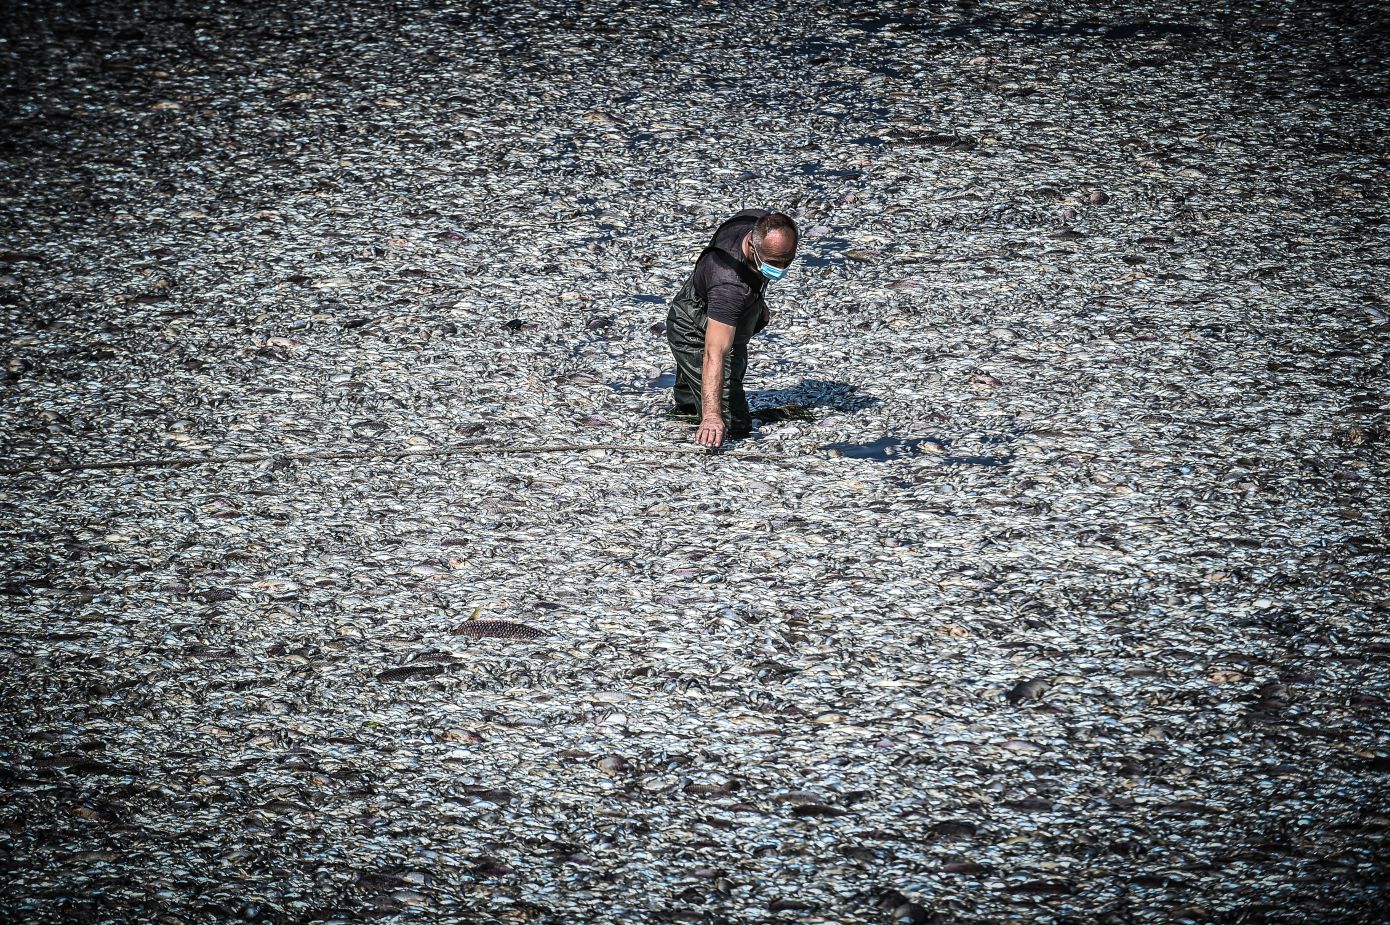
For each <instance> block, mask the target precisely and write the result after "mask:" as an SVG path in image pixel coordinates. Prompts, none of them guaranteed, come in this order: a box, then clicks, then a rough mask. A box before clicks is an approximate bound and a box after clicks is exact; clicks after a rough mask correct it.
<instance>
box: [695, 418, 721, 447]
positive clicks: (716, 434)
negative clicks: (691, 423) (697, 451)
mask: <svg viewBox="0 0 1390 925" xmlns="http://www.w3.org/2000/svg"><path fill="white" fill-rule="evenodd" d="M695 442H696V443H698V444H700V446H707V447H709V448H711V449H717V448H718V447H721V446H723V445H724V422H723V421H722V420H720V419H719V418H705V419H704V420H702V421H701V422H700V429H699V430H697V431H695Z"/></svg>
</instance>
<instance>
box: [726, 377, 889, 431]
mask: <svg viewBox="0 0 1390 925" xmlns="http://www.w3.org/2000/svg"><path fill="white" fill-rule="evenodd" d="M858 392H859V386H857V385H851V384H849V383H848V382H827V381H825V380H824V379H806V380H804V381H803V382H802V383H801V384H800V385H794V386H792V387H791V388H786V389H762V390H760V391H757V392H753V393H751V394H749V396H748V406H749V408H750V409H751V411H752V412H753V417H755V418H757V419H759V420H760V421H762V422H763V423H764V424H775V423H777V422H778V421H813V420H815V419H816V417H817V415H816V414H815V412H816V411H818V410H822V409H828V410H831V411H862V410H864V409H865V408H872V407H874V406H876V405H878V404H879V400H878V399H877V398H874V397H873V396H871V395H860V394H858Z"/></svg>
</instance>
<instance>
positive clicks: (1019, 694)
mask: <svg viewBox="0 0 1390 925" xmlns="http://www.w3.org/2000/svg"><path fill="white" fill-rule="evenodd" d="M1048 688H1049V684H1048V682H1047V681H1046V680H1045V679H1043V678H1034V679H1033V680H1031V681H1019V682H1018V683H1017V684H1015V685H1014V686H1013V687H1012V688H1010V689H1009V692H1008V693H1007V694H1005V695H1004V698H1005V699H1006V700H1008V701H1009V703H1011V704H1013V705H1014V706H1018V705H1019V704H1020V703H1023V701H1025V700H1037V699H1039V698H1040V697H1042V695H1043V694H1046V693H1047V691H1048Z"/></svg>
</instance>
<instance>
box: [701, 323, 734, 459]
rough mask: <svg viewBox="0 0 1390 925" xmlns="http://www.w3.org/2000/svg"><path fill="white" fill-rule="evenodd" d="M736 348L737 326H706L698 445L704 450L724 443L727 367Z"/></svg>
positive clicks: (716, 324) (712, 324) (711, 324)
mask: <svg viewBox="0 0 1390 925" xmlns="http://www.w3.org/2000/svg"><path fill="white" fill-rule="evenodd" d="M733 348H734V326H733V325H731V324H725V323H724V322H722V321H715V320H713V319H710V320H709V321H707V322H706V324H705V363H704V367H703V371H702V372H701V375H700V392H701V395H700V398H701V402H700V409H701V420H700V428H699V430H697V431H695V442H696V443H698V444H700V445H701V446H710V447H714V446H720V445H722V444H723V443H724V364H725V362H726V361H727V360H728V357H729V351H730V350H732V349H733Z"/></svg>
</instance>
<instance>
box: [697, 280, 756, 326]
mask: <svg viewBox="0 0 1390 925" xmlns="http://www.w3.org/2000/svg"><path fill="white" fill-rule="evenodd" d="M749 294H750V293H749V290H748V287H747V286H739V285H737V284H734V283H720V284H719V285H717V286H711V287H709V291H708V292H707V293H705V304H706V305H707V306H708V308H709V311H708V317H709V318H711V319H712V320H714V321H722V322H724V323H725V324H727V325H730V326H732V327H738V316H739V313H740V312H742V311H743V307H744V305H745V304H747V302H748V296H749Z"/></svg>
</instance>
